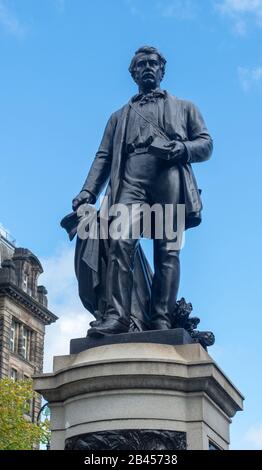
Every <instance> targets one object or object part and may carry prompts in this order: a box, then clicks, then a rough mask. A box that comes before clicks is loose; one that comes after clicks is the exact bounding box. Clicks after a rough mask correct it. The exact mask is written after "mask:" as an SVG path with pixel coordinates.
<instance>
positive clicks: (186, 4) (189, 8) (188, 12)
mask: <svg viewBox="0 0 262 470" xmlns="http://www.w3.org/2000/svg"><path fill="white" fill-rule="evenodd" d="M196 8H197V5H196V2H195V3H193V2H192V0H169V1H168V2H166V1H160V2H158V3H157V9H158V11H159V13H160V14H161V16H163V17H164V18H177V19H179V20H191V19H194V18H195V16H196Z"/></svg>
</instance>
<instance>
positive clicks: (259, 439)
mask: <svg viewBox="0 0 262 470" xmlns="http://www.w3.org/2000/svg"><path fill="white" fill-rule="evenodd" d="M245 440H246V441H247V442H249V444H251V445H252V448H253V449H257V450H261V449H262V424H258V425H255V426H252V427H251V428H250V429H248V431H247V432H246V435H245Z"/></svg>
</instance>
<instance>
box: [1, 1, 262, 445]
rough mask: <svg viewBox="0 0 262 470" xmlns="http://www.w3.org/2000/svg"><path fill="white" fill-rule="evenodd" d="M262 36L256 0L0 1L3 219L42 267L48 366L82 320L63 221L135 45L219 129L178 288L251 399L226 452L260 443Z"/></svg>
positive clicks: (127, 83) (124, 92) (128, 87)
mask: <svg viewBox="0 0 262 470" xmlns="http://www.w3.org/2000/svg"><path fill="white" fill-rule="evenodd" d="M261 36H262V0H183V1H182V0H96V1H94V2H93V1H87V0H86V1H85V0H37V1H36V0H0V61H1V87H0V105H1V120H0V155H1V166H0V192H1V195H0V201H1V202H0V222H1V223H2V224H3V225H4V226H5V227H6V228H7V229H9V230H10V232H11V233H12V235H13V236H14V237H15V238H16V239H17V244H18V245H19V246H24V247H28V248H30V249H31V250H32V251H33V252H34V253H35V254H37V255H38V256H39V258H40V259H41V261H42V262H43V265H44V267H45V274H44V275H43V276H42V279H41V283H45V284H46V285H47V287H48V290H49V300H50V308H52V309H53V310H54V312H55V313H56V314H58V315H59V316H60V321H59V322H58V323H57V325H54V326H51V327H49V329H48V332H47V348H46V369H47V370H50V368H51V357H52V355H53V354H64V353H67V351H68V341H69V338H71V337H77V336H84V335H85V331H86V328H87V325H88V322H89V321H90V319H91V318H90V316H89V315H88V314H86V313H85V311H84V309H83V308H82V307H81V305H80V302H79V301H78V299H77V290H76V285H75V282H74V274H73V245H71V244H70V243H69V242H68V241H67V238H66V234H65V233H63V231H62V230H61V229H60V227H59V221H60V219H61V218H62V217H63V216H64V215H65V214H66V213H68V212H70V210H71V200H72V198H73V196H74V195H76V194H77V192H78V191H79V189H80V187H81V185H82V183H83V181H84V179H85V177H86V174H87V171H88V168H89V166H90V164H91V162H92V159H93V157H94V154H95V152H96V149H97V147H98V144H99V141H100V139H101V135H102V132H103V129H104V126H105V123H106V121H107V119H108V117H109V116H110V114H111V113H112V112H113V111H115V110H116V109H118V108H119V107H121V106H122V105H123V104H124V103H125V102H127V100H128V99H129V97H130V96H131V95H133V94H135V93H136V87H135V84H134V83H133V82H132V80H131V77H130V75H129V73H128V70H127V69H128V65H129V62H130V59H131V57H132V54H133V53H134V51H135V50H136V49H137V48H138V47H139V46H141V45H144V44H152V45H155V46H157V47H159V49H160V50H161V51H162V52H163V54H164V55H165V56H166V58H167V61H168V63H167V70H166V77H165V80H164V82H163V88H165V89H167V90H169V92H171V93H173V94H175V95H177V96H179V97H181V98H185V99H189V100H192V101H193V102H195V103H196V104H197V105H198V106H199V107H200V109H201V111H202V113H203V115H204V117H205V120H206V122H207V125H208V128H209V130H210V132H211V134H212V136H213V138H214V144H215V147H214V153H213V157H212V159H211V160H210V161H209V162H206V163H203V164H199V165H194V171H195V173H196V176H197V179H198V183H199V186H200V187H201V188H202V189H203V202H204V212H203V223H202V225H201V226H200V227H199V228H198V229H194V230H191V231H189V232H187V235H186V245H185V248H184V250H183V253H182V279H181V287H180V296H185V297H186V299H187V300H188V301H191V302H192V303H193V306H194V313H195V314H196V315H199V316H200V318H201V324H200V326H201V329H203V330H205V329H210V330H212V331H214V333H215V335H216V344H215V346H214V347H212V348H210V351H209V352H210V354H211V355H212V357H213V358H214V359H215V360H216V361H217V362H218V364H219V366H220V367H221V368H222V369H223V370H224V372H225V373H226V374H227V375H228V376H229V377H230V378H231V380H232V381H233V383H234V384H235V385H236V386H237V387H238V388H239V389H240V390H241V392H242V393H243V394H244V395H245V397H246V400H245V410H244V412H243V413H238V414H237V415H236V416H235V418H234V419H233V424H232V428H231V440H232V446H231V448H234V449H243V448H244V449H245V448H246V449H247V448H250V449H254V448H257V449H261V448H262V407H261V399H260V395H261V392H260V390H261V387H262V378H261V360H262V352H261V348H260V342H261V330H260V323H261V321H260V315H261V306H260V295H261V272H260V267H261V264H262V259H261V238H262V237H261V231H262V225H261V221H260V213H261V187H262V185H261V174H262V171H261V170H262V163H261V162H262V158H261V157H262V151H261V117H262V116H261V105H262V102H261V101H262V100H261V98H262V37H261ZM145 249H146V251H147V254H148V256H149V257H151V251H150V246H149V242H146V243H145Z"/></svg>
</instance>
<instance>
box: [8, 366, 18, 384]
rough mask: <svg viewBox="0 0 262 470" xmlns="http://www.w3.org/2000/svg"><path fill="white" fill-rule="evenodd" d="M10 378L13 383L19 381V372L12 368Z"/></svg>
mask: <svg viewBox="0 0 262 470" xmlns="http://www.w3.org/2000/svg"><path fill="white" fill-rule="evenodd" d="M10 377H11V379H12V380H13V382H16V381H17V370H16V369H14V368H13V367H12V369H11V371H10Z"/></svg>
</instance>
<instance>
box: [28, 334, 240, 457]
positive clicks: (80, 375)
mask: <svg viewBox="0 0 262 470" xmlns="http://www.w3.org/2000/svg"><path fill="white" fill-rule="evenodd" d="M34 388H35V390H37V391H38V392H40V393H41V394H42V395H43V396H44V397H45V399H46V400H48V402H49V404H50V408H51V426H52V441H51V449H52V450H55V449H64V447H65V444H67V448H75V449H79V448H81V449H90V450H98V449H103V450H107V449H108V448H110V445H111V442H113V441H114V445H115V442H116V440H118V441H117V442H119V449H120V448H122V449H126V450H135V447H134V446H137V450H141V449H146V450H150V449H152V450H156V449H170V448H171V449H172V448H173V449H183V448H187V449H188V450H202V449H209V446H210V443H211V444H215V446H217V447H218V448H221V449H227V448H228V445H229V426H230V423H231V418H232V417H233V416H234V415H235V413H236V411H239V410H241V409H242V404H243V397H242V395H241V394H240V392H239V391H238V390H237V389H236V388H235V387H234V385H233V384H232V383H231V382H230V381H229V379H228V378H227V377H226V376H225V375H224V373H223V372H222V371H221V370H220V369H219V367H218V366H217V365H216V364H215V363H214V361H213V360H212V358H211V357H210V356H209V355H208V353H207V352H206V351H205V350H204V349H203V348H202V346H200V345H199V344H183V345H178V346H172V345H169V344H153V343H126V344H123V343H120V344H109V345H103V346H99V347H93V348H91V349H87V350H84V351H82V352H79V353H78V354H71V355H68V356H57V357H55V358H54V371H53V373H51V374H44V375H42V376H38V377H36V378H35V387H34ZM79 436H80V437H79ZM99 446H100V447H99ZM172 446H173V447H172ZM115 448H116V447H115ZM117 448H118V447H117Z"/></svg>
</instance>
